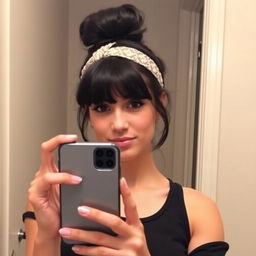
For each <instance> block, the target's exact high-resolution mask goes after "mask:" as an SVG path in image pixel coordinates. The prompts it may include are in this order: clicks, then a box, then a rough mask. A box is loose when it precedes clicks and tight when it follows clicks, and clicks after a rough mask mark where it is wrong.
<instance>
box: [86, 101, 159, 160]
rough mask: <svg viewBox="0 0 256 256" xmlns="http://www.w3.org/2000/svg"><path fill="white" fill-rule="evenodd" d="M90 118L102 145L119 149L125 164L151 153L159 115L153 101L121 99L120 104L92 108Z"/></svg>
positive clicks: (103, 104)
mask: <svg viewBox="0 0 256 256" xmlns="http://www.w3.org/2000/svg"><path fill="white" fill-rule="evenodd" d="M89 117H90V122H91V125H92V127H93V130H94V132H95V136H96V138H97V140H98V141H103V142H106V141H107V142H114V143H116V144H117V145H118V146H119V148H120V150H121V161H126V160H131V159H134V158H136V157H140V156H142V155H143V154H148V153H149V152H151V150H152V146H151V141H152V139H153V137H154V132H155V122H156V118H157V112H156V110H155V108H154V106H153V104H152V102H151V101H150V100H147V99H144V100H134V99H124V98H121V97H117V98H116V103H109V102H103V103H100V104H92V105H91V106H90V107H89Z"/></svg>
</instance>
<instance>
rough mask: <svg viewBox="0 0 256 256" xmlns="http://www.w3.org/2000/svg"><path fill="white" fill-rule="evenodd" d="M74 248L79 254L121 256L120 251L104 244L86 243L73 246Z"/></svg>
mask: <svg viewBox="0 0 256 256" xmlns="http://www.w3.org/2000/svg"><path fill="white" fill-rule="evenodd" d="M72 250H73V251H74V252H75V253H76V254H78V255H88V256H89V255H90V256H98V255H109V256H119V255H120V252H119V251H117V250H114V249H111V248H107V247H103V246H84V245H75V246H73V247H72Z"/></svg>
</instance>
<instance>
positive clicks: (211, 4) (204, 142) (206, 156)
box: [196, 0, 226, 200]
mask: <svg viewBox="0 0 256 256" xmlns="http://www.w3.org/2000/svg"><path fill="white" fill-rule="evenodd" d="M225 7H226V0H205V1H204V22H203V45H202V66H201V92H200V107H199V130H198V152H197V170H196V172H197V175H196V188H197V189H198V190H200V191H202V192H203V193H204V194H206V195H208V196H209V197H211V198H212V199H214V200H217V183H218V166H219V139H220V121H221V120H220V118H221V96H222V70H223V53H224V33H225Z"/></svg>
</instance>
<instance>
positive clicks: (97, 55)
mask: <svg viewBox="0 0 256 256" xmlns="http://www.w3.org/2000/svg"><path fill="white" fill-rule="evenodd" d="M114 44H115V42H113V43H109V44H107V45H104V46H102V47H100V48H99V49H98V50H97V51H95V52H94V53H93V54H92V57H91V58H90V59H89V60H88V61H87V62H86V63H85V65H84V67H83V68H82V71H81V77H80V78H82V77H83V75H84V73H85V71H86V70H87V69H88V67H89V66H91V65H92V64H93V63H94V62H96V61H97V60H100V59H102V58H106V57H110V56H117V57H122V58H125V59H129V60H132V61H134V62H136V63H137V64H140V65H141V66H143V67H145V68H146V69H148V70H149V71H150V72H151V73H152V74H153V75H154V76H155V77H156V79H157V80H158V82H159V83H160V85H161V87H164V82H163V77H162V75H161V73H160V71H159V68H158V67H157V65H156V63H155V62H154V61H153V60H152V59H151V58H149V57H148V56H147V55H146V54H144V53H143V52H141V51H138V50H136V49H135V48H131V47H127V46H117V47H113V48H111V47H112V46H113V45H114Z"/></svg>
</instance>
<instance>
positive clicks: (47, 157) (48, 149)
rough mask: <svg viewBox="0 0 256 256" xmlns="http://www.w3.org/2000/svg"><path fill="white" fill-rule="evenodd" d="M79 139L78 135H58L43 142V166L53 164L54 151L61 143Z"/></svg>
mask: <svg viewBox="0 0 256 256" xmlns="http://www.w3.org/2000/svg"><path fill="white" fill-rule="evenodd" d="M76 140H77V135H73V134H69V135H57V136H55V137H53V138H52V139H50V140H48V141H45V142H43V143H42V144H41V166H43V167H48V166H50V165H51V164H52V161H53V160H52V158H53V155H52V153H53V151H54V150H56V149H57V148H58V146H59V145H60V144H63V143H71V142H75V141H76Z"/></svg>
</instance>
